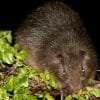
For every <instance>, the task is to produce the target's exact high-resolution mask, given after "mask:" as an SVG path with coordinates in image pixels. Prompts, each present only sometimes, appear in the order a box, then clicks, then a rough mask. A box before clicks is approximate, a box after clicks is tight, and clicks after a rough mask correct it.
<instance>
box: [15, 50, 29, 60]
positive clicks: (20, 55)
mask: <svg viewBox="0 0 100 100" xmlns="http://www.w3.org/2000/svg"><path fill="white" fill-rule="evenodd" d="M27 56H28V52H27V51H26V50H21V51H20V52H18V53H17V54H16V58H17V59H18V60H24V59H25V58H26V57H27Z"/></svg>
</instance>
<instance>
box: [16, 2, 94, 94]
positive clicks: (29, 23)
mask: <svg viewBox="0 0 100 100" xmlns="http://www.w3.org/2000/svg"><path fill="white" fill-rule="evenodd" d="M15 35H16V42H17V43H19V44H21V45H22V46H23V48H25V49H26V50H28V51H29V53H30V55H29V57H28V58H27V59H26V61H25V62H26V63H27V64H29V65H32V66H33V67H36V68H37V69H40V70H49V71H50V72H52V73H53V74H55V76H56V77H57V78H58V80H59V82H61V84H62V88H65V92H66V93H71V92H72V91H76V90H79V89H80V88H82V87H83V86H85V84H86V81H87V80H88V79H89V78H92V77H94V74H95V68H96V53H95V50H94V47H93V45H92V43H91V40H90V38H89V37H88V35H87V32H86V30H85V28H84V26H83V25H82V22H81V20H80V18H79V15H78V14H77V13H76V12H75V11H74V10H72V9H71V8H70V7H69V6H67V5H65V4H63V3H61V2H54V3H48V4H45V5H44V6H42V7H40V8H38V9H37V10H36V11H32V13H31V14H30V15H28V17H27V18H26V20H25V21H24V22H23V23H22V24H21V26H20V27H19V28H18V30H17V31H16V33H15Z"/></svg>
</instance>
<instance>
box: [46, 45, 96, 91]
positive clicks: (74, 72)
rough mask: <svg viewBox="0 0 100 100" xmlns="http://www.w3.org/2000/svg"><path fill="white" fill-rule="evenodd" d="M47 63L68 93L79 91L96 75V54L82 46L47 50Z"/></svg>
mask: <svg viewBox="0 0 100 100" xmlns="http://www.w3.org/2000/svg"><path fill="white" fill-rule="evenodd" d="M45 54H46V55H45V57H46V58H45V57H44V58H45V59H44V60H45V61H44V62H45V65H46V67H48V69H49V70H50V71H51V72H53V73H54V74H55V75H56V76H57V78H58V80H59V81H60V83H61V84H62V89H64V91H65V92H66V93H72V92H73V91H78V90H79V89H81V88H82V87H84V86H86V83H87V81H88V80H89V78H93V77H94V76H95V75H94V74H95V68H96V62H95V56H94V55H93V54H94V53H93V52H92V53H91V51H85V50H84V49H83V50H82V49H80V47H79V46H78V47H75V46H74V45H73V46H69V47H68V46H67V47H61V48H57V49H56V48H54V50H53V49H52V50H51V49H50V48H49V49H48V50H47V51H45Z"/></svg>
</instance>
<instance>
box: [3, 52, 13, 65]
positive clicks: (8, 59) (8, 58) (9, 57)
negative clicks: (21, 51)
mask: <svg viewBox="0 0 100 100" xmlns="http://www.w3.org/2000/svg"><path fill="white" fill-rule="evenodd" d="M1 55H2V61H3V63H7V64H12V63H13V62H14V55H13V53H9V52H2V54H1Z"/></svg>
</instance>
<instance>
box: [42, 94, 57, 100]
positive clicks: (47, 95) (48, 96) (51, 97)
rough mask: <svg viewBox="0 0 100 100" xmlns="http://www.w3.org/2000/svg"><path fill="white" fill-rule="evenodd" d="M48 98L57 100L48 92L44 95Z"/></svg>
mask: <svg viewBox="0 0 100 100" xmlns="http://www.w3.org/2000/svg"><path fill="white" fill-rule="evenodd" d="M44 98H45V99H46V100H55V99H54V97H53V96H51V95H50V94H48V93H47V94H46V95H45V97H44Z"/></svg>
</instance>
